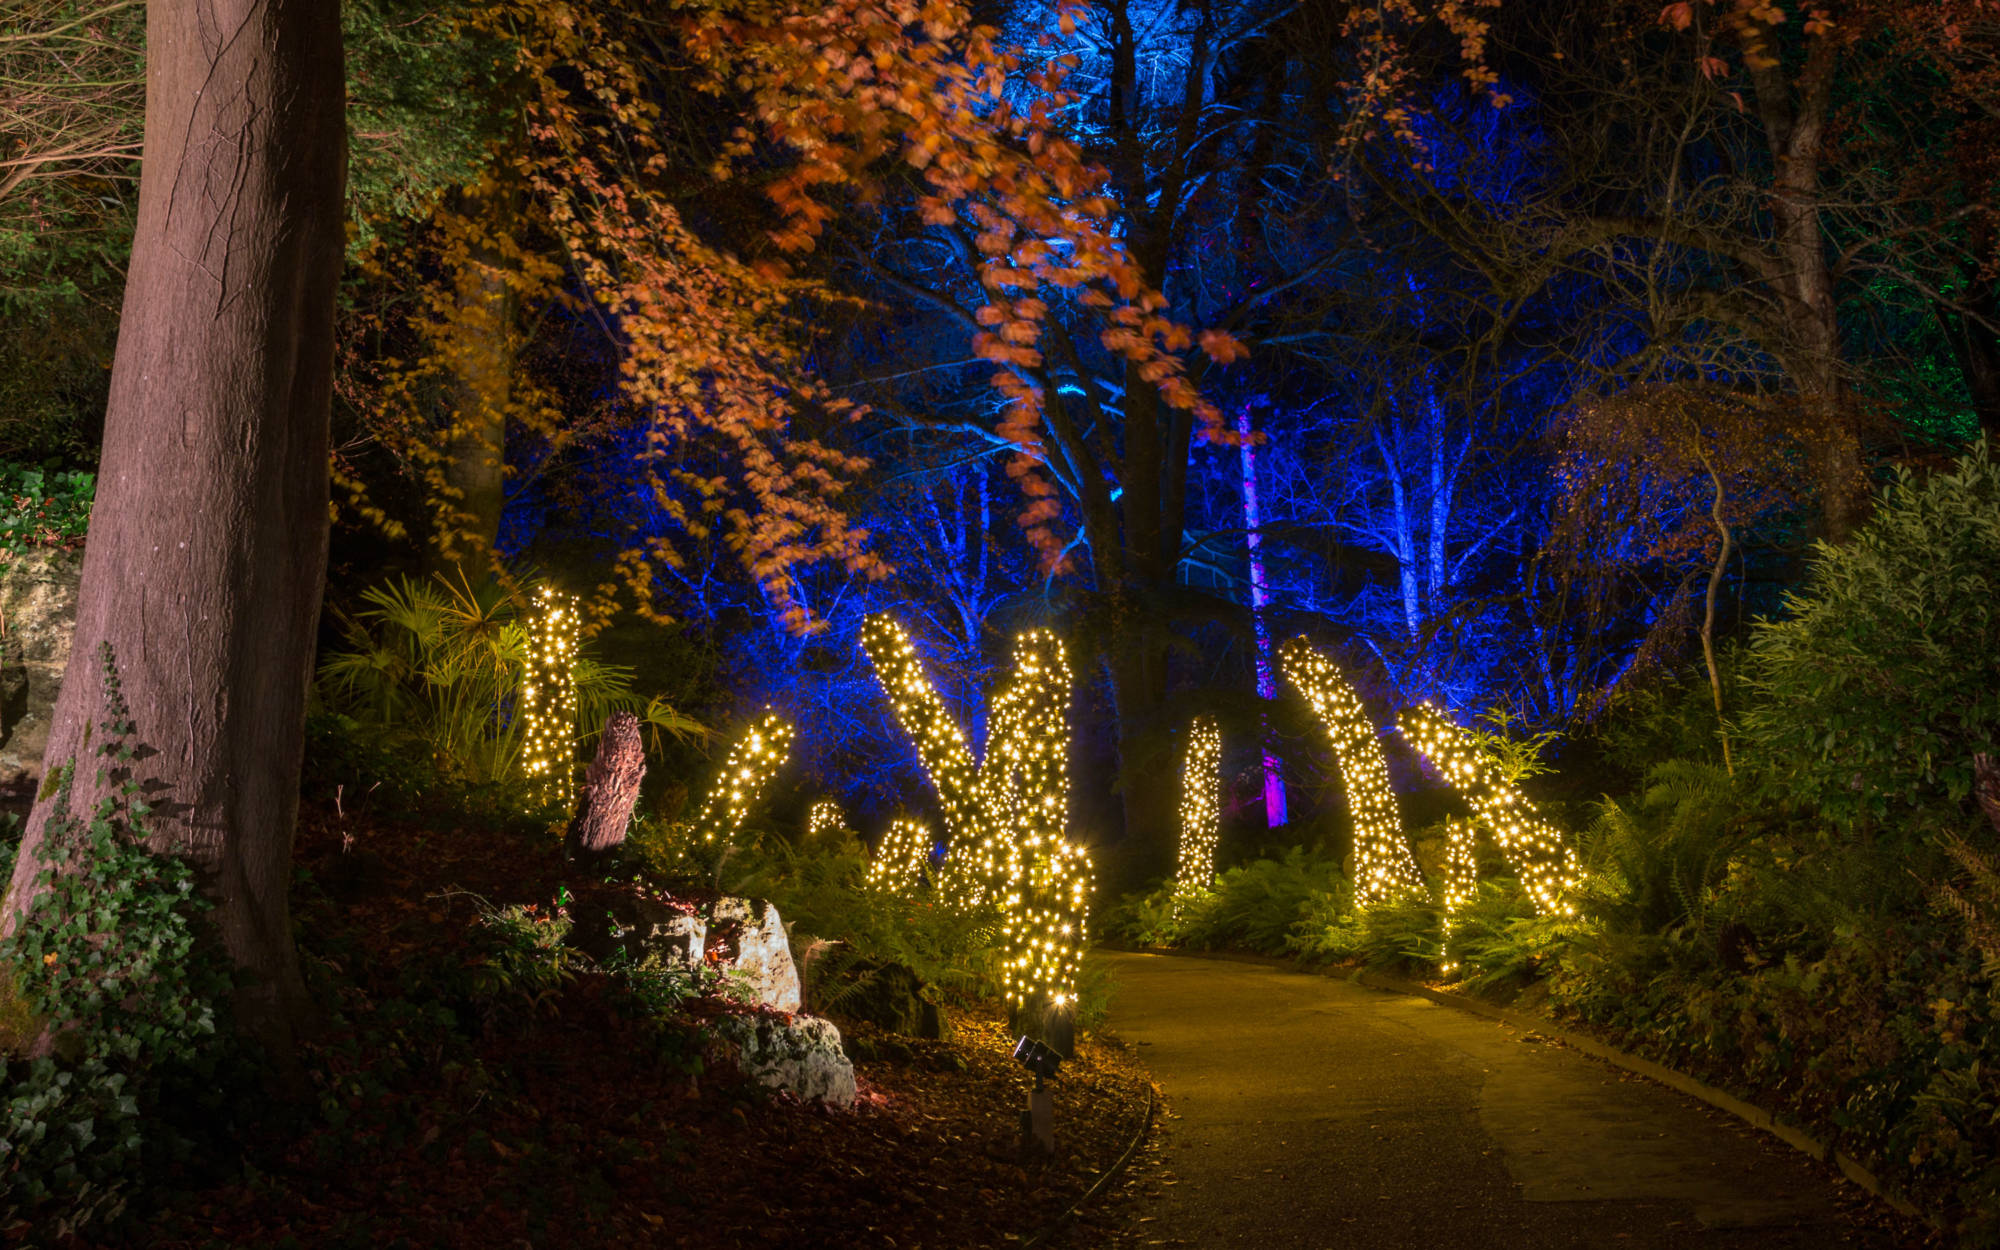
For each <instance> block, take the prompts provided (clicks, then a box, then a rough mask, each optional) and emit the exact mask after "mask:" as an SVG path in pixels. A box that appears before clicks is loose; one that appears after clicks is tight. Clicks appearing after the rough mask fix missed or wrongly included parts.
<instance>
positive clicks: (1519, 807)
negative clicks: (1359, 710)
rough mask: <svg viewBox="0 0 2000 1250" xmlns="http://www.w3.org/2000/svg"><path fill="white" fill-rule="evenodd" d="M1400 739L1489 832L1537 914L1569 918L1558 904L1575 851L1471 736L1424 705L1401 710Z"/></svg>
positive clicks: (1573, 877)
mask: <svg viewBox="0 0 2000 1250" xmlns="http://www.w3.org/2000/svg"><path fill="white" fill-rule="evenodd" d="M1401 719H1402V725H1403V733H1404V735H1405V736H1407V737H1408V738H1409V740H1410V743H1411V745H1412V746H1414V747H1416V748H1417V750H1419V751H1421V752H1422V753H1423V755H1424V758H1426V759H1428V760H1429V761H1430V762H1431V763H1432V764H1433V765H1435V766H1436V767H1437V770H1438V772H1439V773H1440V774H1442V775H1443V777H1444V780H1445V782H1446V784H1448V785H1450V786H1451V787H1452V788H1453V789H1455V790H1457V791H1458V792H1459V793H1461V794H1463V795H1464V796H1465V798H1466V801H1467V802H1469V803H1471V804H1472V812H1473V816H1474V818H1475V819H1476V820H1477V821H1478V822H1479V824H1480V825H1482V826H1483V827H1485V828H1486V829H1488V830H1490V831H1491V832H1492V834H1493V840H1494V841H1495V842H1496V843H1498V844H1499V847H1500V852H1501V854H1503V855H1505V856H1506V857H1507V862H1508V865H1509V866H1510V867H1512V868H1513V870H1514V875H1515V876H1516V877H1517V878H1519V880H1520V882H1521V886H1522V888H1523V889H1525V890H1526V891H1527V892H1528V897H1529V898H1531V899H1533V900H1534V903H1535V907H1536V909H1537V910H1539V911H1541V912H1542V913H1543V914H1548V913H1550V912H1560V913H1561V914H1563V915H1573V914H1574V913H1575V909H1574V908H1573V907H1571V906H1570V905H1569V904H1567V903H1565V902H1564V901H1563V895H1564V893H1565V892H1566V891H1567V890H1568V889H1569V888H1570V887H1571V886H1573V885H1575V884H1576V881H1577V876H1578V872H1579V869H1578V866H1577V860H1576V851H1575V850H1574V849H1572V848H1571V847H1570V845H1569V843H1568V841H1567V840H1566V839H1564V837H1563V836H1562V833H1561V831H1560V830H1558V829H1557V828H1556V827H1555V826H1554V825H1551V824H1550V823H1549V822H1548V821H1547V820H1545V819H1543V818H1542V816H1541V814H1540V813H1539V812H1537V811H1536V810H1535V805H1534V804H1533V803H1530V802H1529V801H1528V797H1527V796H1526V795H1525V794H1522V793H1521V790H1520V788H1519V787H1518V786H1516V785H1514V784H1513V783H1512V782H1511V781H1509V780H1508V779H1507V776H1506V774H1505V773H1503V772H1501V771H1500V768H1499V766H1498V765H1496V764H1495V763H1494V762H1493V761H1492V760H1490V759H1488V758H1487V757H1486V756H1485V754H1483V753H1482V752H1481V751H1480V749H1479V745H1478V743H1477V742H1476V741H1475V740H1474V739H1473V737H1472V735H1470V734H1468V733H1466V732H1465V730H1463V729H1460V728H1459V727H1458V726H1457V725H1455V724H1453V723H1452V721H1451V719H1450V718H1449V717H1447V716H1446V715H1445V714H1444V713H1442V712H1440V711H1439V710H1438V709H1436V708H1434V707H1432V706H1431V705H1430V704H1428V703H1422V704H1418V705H1417V706H1415V707H1411V708H1406V709H1405V710H1404V712H1403V715H1402V718H1401Z"/></svg>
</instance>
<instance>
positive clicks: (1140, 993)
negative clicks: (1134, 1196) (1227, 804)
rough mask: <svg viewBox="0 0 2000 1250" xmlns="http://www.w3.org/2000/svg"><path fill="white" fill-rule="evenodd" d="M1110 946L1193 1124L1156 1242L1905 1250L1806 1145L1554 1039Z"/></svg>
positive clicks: (1130, 999) (1177, 1134)
mask: <svg viewBox="0 0 2000 1250" xmlns="http://www.w3.org/2000/svg"><path fill="white" fill-rule="evenodd" d="M1095 957H1096V958H1102V959H1104V960H1105V961H1106V963H1107V964H1109V966H1110V969H1111V972H1112V974H1113V975H1114V977H1115V978H1116V980H1117V981H1118V983H1119V988H1118V991H1117V994H1116V997H1114V999H1113V1000H1112V1004H1111V1019H1110V1023H1109V1026H1108V1027H1109V1029H1110V1031H1111V1032H1113V1033H1115V1034H1116V1035H1118V1036H1119V1037H1121V1038H1123V1039H1124V1040H1125V1041H1126V1042H1128V1043H1133V1044H1136V1045H1137V1046H1138V1047H1139V1048H1140V1050H1139V1054H1140V1055H1141V1057H1142V1058H1143V1059H1144V1060H1145V1062H1146V1064H1147V1065H1148V1066H1149V1067H1150V1068H1151V1069H1152V1071H1153V1074H1154V1076H1155V1077H1156V1079H1157V1080H1158V1081H1159V1083H1160V1087H1161V1089H1162V1090H1163V1092H1164V1093H1165V1096H1166V1101H1167V1105H1168V1108H1169V1110H1170V1111H1172V1112H1173V1114H1174V1115H1175V1116H1176V1117H1177V1119H1173V1120H1170V1121H1169V1122H1168V1140H1167V1144H1166V1169H1167V1172H1166V1179H1167V1181H1168V1182H1169V1183H1167V1184H1165V1185H1163V1186H1162V1193H1161V1197H1160V1198H1159V1199H1158V1200H1157V1201H1156V1202H1154V1203H1151V1204H1149V1205H1148V1206H1147V1207H1146V1209H1145V1210H1143V1211H1142V1212H1140V1214H1142V1215H1148V1216H1152V1217H1155V1218H1153V1219H1152V1220H1151V1221H1149V1222H1148V1224H1147V1225H1146V1226H1145V1227H1146V1231H1147V1233H1148V1236H1149V1237H1157V1238H1159V1241H1160V1243H1161V1244H1165V1245H1187V1246H1196V1247H1230V1246H1255V1247H1257V1248H1258V1250H1289V1248H1292V1247H1298V1248H1301V1250H1308V1248H1309V1250H1322V1248H1333V1247H1340V1248H1343V1250H1344V1248H1346V1247H1365V1248H1367V1250H1403V1248H1405V1247H1408V1248H1411V1250H1415V1248H1417V1247H1425V1248H1429V1247H1440V1248H1452V1250H1456V1248H1457V1247H1468V1248H1479V1250H1486V1248H1488V1247H1491V1248H1493V1250H1500V1248H1503V1247H1505V1248H1511V1247H1556V1246H1590V1247H1691V1246H1699V1247H1708V1248H1715V1250H1723V1248H1727V1250H1737V1248H1738V1247H1743V1248H1747V1247H1758V1248H1760V1250H1762V1248H1766V1247H1769V1248H1773V1250H1775V1248H1778V1247H1799V1248H1801V1250H1804V1248H1806V1247H1812V1248H1814V1250H1819V1248H1821V1247H1835V1246H1867V1247H1887V1246H1895V1245H1898V1244H1899V1242H1898V1241H1897V1240H1896V1239H1895V1238H1893V1237H1889V1236H1886V1235H1884V1234H1882V1233H1880V1232H1875V1231H1871V1230H1868V1229H1864V1228H1860V1227H1857V1226H1855V1225H1854V1224H1852V1223H1850V1222H1849V1221H1848V1220H1846V1219H1844V1218H1843V1216H1842V1214H1841V1213H1842V1210H1843V1209H1844V1208H1850V1207H1853V1206H1854V1205H1855V1199H1854V1191H1852V1190H1851V1189H1846V1190H1845V1192H1844V1193H1843V1191H1842V1190H1843V1187H1839V1186H1836V1184H1835V1183H1834V1182H1833V1181H1831V1180H1829V1179H1828V1177H1827V1175H1826V1173H1825V1172H1824V1171H1823V1170H1822V1169H1820V1168H1819V1167H1817V1166H1815V1165H1814V1164H1812V1163H1811V1162H1810V1161H1808V1160H1806V1159H1805V1158H1803V1157H1802V1156H1800V1155H1799V1154H1797V1153H1796V1152H1794V1151H1793V1150H1791V1149H1790V1148H1789V1147H1787V1146H1785V1145H1783V1144H1781V1143H1779V1142H1776V1141H1774V1140H1773V1139H1771V1138H1769V1137H1767V1136H1765V1135H1764V1134H1761V1133H1758V1132H1756V1131H1755V1130H1752V1129H1750V1128H1747V1127H1745V1126H1743V1125H1742V1124H1740V1123H1739V1122H1738V1121H1736V1120H1734V1119H1732V1118H1730V1117H1728V1116H1725V1115H1723V1114H1722V1113H1720V1112H1717V1111H1714V1110H1712V1109H1710V1108H1708V1107H1706V1106H1704V1105H1703V1104H1701V1103H1698V1102H1695V1101H1693V1100H1692V1099H1688V1098H1685V1097H1683V1096H1682V1095H1680V1094H1676V1093H1674V1092H1673V1091H1671V1090H1668V1089H1665V1088H1663V1087H1661V1086H1658V1085H1654V1084H1652V1083H1651V1082H1648V1081H1644V1080H1641V1079H1639V1078H1637V1077H1633V1076H1630V1075H1628V1074H1626V1073H1623V1072H1621V1071H1619V1070H1618V1069H1616V1068H1612V1067H1610V1066H1608V1065H1606V1064H1603V1063H1600V1062H1598V1061H1596V1060H1593V1059H1590V1058H1589V1057H1587V1056H1584V1055H1581V1054H1579V1053H1577V1052H1575V1051H1572V1050H1569V1049H1567V1048H1565V1047H1562V1046H1560V1045H1555V1044H1551V1043H1550V1042H1549V1041H1548V1040H1546V1039H1542V1038H1540V1037H1539V1036H1538V1035H1536V1034H1532V1033H1528V1034H1523V1033H1520V1032H1517V1031H1516V1030H1514V1029H1511V1028H1509V1027H1507V1026H1505V1025H1500V1024H1496V1023H1494V1022H1491V1021H1488V1020H1484V1019H1481V1018H1479V1017H1476V1016H1472V1015H1469V1014H1467V1013H1465V1012H1460V1011H1455V1010H1453V1009H1451V1008H1448V1007H1441V1006H1438V1005H1437V1004H1435V1003H1431V1002H1428V1001H1426V1000H1423V999H1416V998H1406V997H1403V996H1401V995H1393V994H1385V993H1382V992H1379V991H1376V990H1369V989H1365V988H1363V987H1361V986H1358V985H1355V984H1353V983H1352V982H1350V981H1346V980H1340V979H1334V978H1328V977H1317V976H1308V975H1303V974H1300V973H1296V972H1291V971H1289V970H1286V969H1282V968H1275V967H1270V966H1266V965H1261V964H1255V963H1244V962H1236V961H1227V960H1218V959H1203V958H1197V957H1187V956H1163V955H1132V954H1111V953H1107V954H1104V955H1101V956H1095Z"/></svg>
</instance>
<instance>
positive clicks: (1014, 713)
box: [861, 616, 1092, 1006]
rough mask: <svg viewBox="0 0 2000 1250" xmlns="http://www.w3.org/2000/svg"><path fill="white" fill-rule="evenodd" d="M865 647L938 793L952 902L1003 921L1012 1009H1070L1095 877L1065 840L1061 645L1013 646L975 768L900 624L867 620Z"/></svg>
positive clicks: (1065, 714) (1043, 634)
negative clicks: (1041, 1005)
mask: <svg viewBox="0 0 2000 1250" xmlns="http://www.w3.org/2000/svg"><path fill="white" fill-rule="evenodd" d="M861 640H862V646H863V648H864V649H865V650H866V651H867V652H868V656H869V659H870V660H872V661H873V662H874V664H875V673H876V676H877V677H878V678H879V679H880V680H881V683H882V689H883V690H884V692H886V693H887V694H888V696H889V701H890V703H891V705H892V706H893V707H894V708H895V711H896V720H897V723H898V724H900V725H901V726H902V727H903V732H904V733H906V734H908V735H909V737H910V741H911V742H912V743H913V744H915V746H916V749H917V758H918V760H919V762H920V763H921V764H922V765H923V768H924V772H925V774H926V775H927V777H928V778H929V780H930V783H931V787H932V788H933V789H934V790H935V791H936V792H937V796H938V805H939V809H940V810H941V811H942V813H943V815H944V821H945V835H946V841H947V848H948V849H947V853H946V858H945V867H944V873H943V882H942V884H943V887H944V891H943V892H944V895H945V897H946V898H947V899H948V900H949V901H952V902H954V903H956V904H957V905H959V906H963V907H992V908H996V909H998V911H999V912H1000V918H1001V938H1002V951H1001V968H1002V979H1003V983H1004V988H1005V989H1006V992H1007V995H1008V997H1009V998H1010V999H1011V1000H1013V1001H1014V1002H1015V1003H1017V1004H1025V1003H1027V1002H1029V1001H1031V1000H1039V1001H1044V1002H1048V1003H1050V1004H1053V1005H1056V1006H1066V1005H1068V1004H1069V1003H1071V1002H1074V1001H1075V997H1076V969H1077V964H1078V961H1079V960H1080V959H1081V958H1082V953H1083V946H1084V941H1085V932H1084V913H1085V909H1086V908H1087V906H1088V903H1089V896H1090V890H1091V887H1092V871H1091V867H1090V858H1089V855H1088V854H1087V853H1086V852H1085V851H1084V850H1083V848H1081V847H1079V846H1075V845H1073V844H1072V843H1070V842H1069V840H1068V838H1067V832H1068V821H1069V742H1070V731H1069V701H1070V671H1069V662H1068V660H1067V659H1065V658H1064V656H1063V648H1062V643H1061V641H1060V640H1058V639H1057V638H1056V636H1055V635H1054V634H1052V633H1050V632H1048V631H1047V630H1040V629H1037V630H1030V631H1028V632H1027V633H1025V634H1023V635H1021V637H1020V638H1019V639H1017V640H1016V641H1015V644H1014V672H1013V674H1012V676H1010V677H1009V678H1008V680H1007V684H1006V685H1005V686H1003V687H1002V688H1001V689H1000V690H999V691H997V692H996V693H995V694H994V696H993V704H992V708H991V713H990V715H989V717H988V720H987V727H986V738H987V742H986V758H985V760H984V761H983V762H978V763H976V762H975V761H974V760H973V758H972V752H971V751H970V750H968V749H967V747H966V745H965V735H964V734H963V733H961V732H960V731H959V728H958V726H957V725H956V724H954V723H953V722H952V719H951V716H950V713H949V712H948V711H946V709H945V706H944V701H943V700H942V699H940V698H939V697H938V695H937V692H936V691H935V690H934V689H933V688H932V687H931V684H930V682H929V680H928V679H926V678H925V676H924V673H923V666H922V663H921V661H920V660H919V659H918V657H917V652H916V648H915V647H914V646H912V645H911V643H910V640H909V635H908V634H906V633H905V632H904V631H903V628H902V626H900V625H898V624H897V623H896V622H895V621H894V620H892V619H890V618H889V617H886V616H877V617H873V618H870V619H869V621H868V622H867V624H866V625H865V627H864V628H863V630H862V635H861Z"/></svg>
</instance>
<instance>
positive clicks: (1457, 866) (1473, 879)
mask: <svg viewBox="0 0 2000 1250" xmlns="http://www.w3.org/2000/svg"><path fill="white" fill-rule="evenodd" d="M1477 835H1478V828H1477V826H1475V825H1474V824H1473V823H1472V822H1471V821H1469V820H1457V819H1453V820H1450V821H1447V822H1446V823H1445V850H1444V935H1445V937H1447V938H1449V937H1450V936H1451V929H1452V924H1453V922H1454V921H1455V920H1456V919H1457V918H1458V913H1460V912H1462V911H1464V910H1465V909H1466V908H1467V907H1470V906H1471V905H1472V900H1473V899H1474V898H1477V897H1478V895H1479V860H1478V858H1477V856H1476V855H1475V854H1474V852H1475V850H1476V847H1475V840H1476V838H1477ZM1446 971H1450V969H1449V968H1447V969H1446Z"/></svg>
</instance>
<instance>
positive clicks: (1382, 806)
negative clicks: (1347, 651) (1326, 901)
mask: <svg viewBox="0 0 2000 1250" xmlns="http://www.w3.org/2000/svg"><path fill="white" fill-rule="evenodd" d="M1278 655H1279V660H1280V662H1281V663H1282V665H1283V667H1284V670H1285V679H1286V680H1287V681H1290V682H1291V683H1292V685H1293V686H1295V687H1297V688H1298V691H1299V693H1300V694H1302V695H1304V696H1305V699H1306V702H1308V703H1310V704H1312V707H1313V710H1314V711H1315V712H1318V713H1319V718H1320V722H1321V723H1322V724H1324V725H1325V726H1326V732H1327V736H1328V737H1329V738H1331V739H1332V740H1333V755H1334V759H1335V761H1336V762H1338V763H1339V765H1340V781H1341V786H1342V788H1344V789H1345V790H1346V792H1347V810H1348V812H1349V814H1351V815H1352V816H1353V817H1354V905H1355V907H1356V908H1357V909H1365V908H1368V907H1372V906H1374V905H1375V904H1377V903H1383V902H1388V901H1389V900H1391V899H1395V898H1400V897H1410V896H1421V895H1422V894H1424V893H1425V889H1424V880H1423V875H1422V874H1421V873H1419V872H1418V871H1417V861H1416V858H1415V857H1414V856H1413V855H1411V854H1410V846H1409V843H1408V842H1407V841H1405V840H1404V838H1403V823H1402V819H1401V817H1400V816H1398V814H1397V812H1396V796H1395V795H1394V794H1393V793H1392V792H1391V791H1390V789H1389V765H1388V763H1387V762H1386V761H1385V760H1384V759H1383V757H1382V740H1381V739H1380V738H1379V737H1377V736H1376V733H1375V726H1374V724H1373V723H1371V722H1370V721H1369V719H1368V714H1367V712H1366V711H1365V710H1364V709H1363V708H1362V706H1361V700H1360V698H1359V697H1357V696H1356V695H1355V693H1354V688H1353V687H1352V686H1350V685H1349V684H1348V683H1347V679H1346V678H1345V677H1343V676H1341V674H1340V670H1339V669H1338V668H1335V667H1334V665H1333V661H1331V660H1329V659H1327V658H1326V657H1325V656H1323V655H1321V654H1320V653H1319V652H1317V651H1315V650H1313V648H1312V646H1311V645H1310V644H1309V643H1307V642H1306V640H1305V639H1303V638H1294V639H1292V640H1291V641H1290V642H1287V643H1286V644H1285V645H1284V646H1282V647H1280V648H1279V649H1278Z"/></svg>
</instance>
